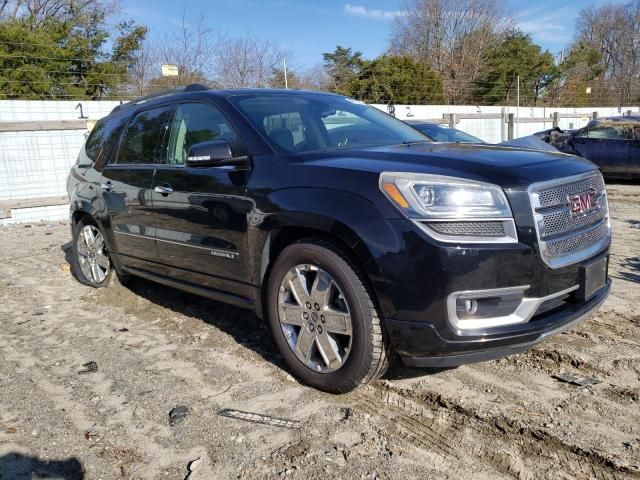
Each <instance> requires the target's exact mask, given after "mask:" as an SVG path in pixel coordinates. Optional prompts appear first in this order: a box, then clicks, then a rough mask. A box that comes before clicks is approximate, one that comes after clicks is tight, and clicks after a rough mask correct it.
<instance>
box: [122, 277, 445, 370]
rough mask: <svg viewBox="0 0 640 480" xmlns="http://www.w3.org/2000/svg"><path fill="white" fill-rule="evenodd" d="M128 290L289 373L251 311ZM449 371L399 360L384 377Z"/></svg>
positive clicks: (137, 281) (151, 289)
mask: <svg viewBox="0 0 640 480" xmlns="http://www.w3.org/2000/svg"><path fill="white" fill-rule="evenodd" d="M126 288H128V289H129V290H130V291H131V292H132V293H134V294H135V295H139V296H141V297H143V298H145V299H147V300H148V301H150V302H152V303H154V304H156V305H159V306H162V307H163V308H167V309H169V310H172V311H174V312H176V313H178V314H182V315H186V316H190V317H195V318H198V319H200V320H202V321H203V322H204V323H206V324H209V325H211V326H214V327H216V328H219V329H220V330H222V331H223V332H225V333H227V334H228V335H230V336H231V337H233V339H234V340H235V341H236V342H237V343H239V344H241V345H243V346H244V347H246V348H249V349H251V350H253V351H254V352H256V353H257V354H258V355H260V356H261V357H262V358H263V359H264V360H265V361H267V362H269V363H271V364H272V365H274V366H276V367H278V368H280V369H281V370H284V371H285V372H289V369H288V368H287V366H286V364H285V363H284V360H283V358H282V356H281V355H280V353H279V352H278V349H277V347H276V345H275V343H274V341H273V338H272V336H271V330H270V328H269V325H268V323H267V321H266V320H260V319H259V318H258V317H257V316H256V315H255V314H254V313H253V312H252V311H249V310H244V309H242V308H238V307H234V306H232V305H227V304H224V303H220V302H216V301H214V300H209V299H206V298H203V297H199V296H196V295H192V294H189V293H185V292H182V291H180V290H176V289H174V288H171V287H166V286H164V285H160V284H155V283H153V282H150V281H147V280H144V279H141V278H132V279H130V280H129V281H128V282H127V285H126ZM446 370H449V369H448V368H424V369H419V368H411V367H407V366H405V365H403V364H402V362H401V361H400V359H398V358H396V359H395V360H394V362H393V363H392V365H391V366H390V368H389V371H388V372H387V374H386V375H385V376H384V377H383V378H385V379H387V380H400V379H410V378H416V377H424V376H428V375H432V374H436V373H440V372H442V371H446Z"/></svg>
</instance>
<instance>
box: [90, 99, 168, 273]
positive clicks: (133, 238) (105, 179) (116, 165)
mask: <svg viewBox="0 0 640 480" xmlns="http://www.w3.org/2000/svg"><path fill="white" fill-rule="evenodd" d="M172 115H173V107H172V106H161V107H154V108H150V109H148V110H143V111H141V112H138V113H137V114H135V115H134V116H133V117H132V118H131V120H130V121H129V122H128V124H127V126H126V128H125V131H124V133H123V135H122V139H121V141H120V148H119V150H118V154H117V156H115V157H114V159H113V161H112V162H111V163H109V164H108V165H107V166H106V167H105V168H104V169H103V171H102V185H101V187H102V191H103V198H104V200H105V203H106V207H107V211H108V216H109V222H110V224H111V231H112V232H113V240H112V249H113V250H114V252H115V253H116V254H118V255H120V256H121V261H122V262H123V263H124V264H125V265H129V266H136V267H139V268H148V267H149V262H152V261H156V260H157V257H158V255H157V248H156V242H155V229H154V221H153V209H152V205H151V201H152V198H151V188H152V185H153V176H154V174H155V169H156V167H157V166H158V163H159V161H160V160H161V159H162V158H163V148H164V147H163V145H164V141H165V136H166V132H167V130H168V127H169V122H170V121H171V118H172Z"/></svg>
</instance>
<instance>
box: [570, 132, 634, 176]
mask: <svg viewBox="0 0 640 480" xmlns="http://www.w3.org/2000/svg"><path fill="white" fill-rule="evenodd" d="M573 146H574V148H575V150H576V151H577V152H578V153H579V154H580V156H582V157H584V158H586V159H587V160H590V161H592V162H593V163H595V164H596V165H598V166H599V167H600V170H602V173H604V174H610V175H616V176H617V175H619V174H621V173H624V172H625V171H626V170H627V168H628V166H627V164H628V160H629V157H630V155H631V142H629V139H628V138H627V136H626V134H625V130H624V129H623V128H620V126H618V125H614V124H613V122H606V123H605V122H603V123H600V124H597V125H594V126H593V127H588V128H585V129H583V130H582V131H581V132H580V133H579V134H578V135H577V136H575V137H574V138H573Z"/></svg>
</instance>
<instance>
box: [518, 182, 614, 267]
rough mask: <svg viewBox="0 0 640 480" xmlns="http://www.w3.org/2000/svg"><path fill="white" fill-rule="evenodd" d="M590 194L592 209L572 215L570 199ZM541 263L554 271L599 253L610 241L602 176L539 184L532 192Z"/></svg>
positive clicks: (530, 196) (530, 194)
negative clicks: (586, 193)
mask: <svg viewBox="0 0 640 480" xmlns="http://www.w3.org/2000/svg"><path fill="white" fill-rule="evenodd" d="M585 192H591V194H592V206H591V208H589V209H587V210H586V211H584V212H580V213H575V212H574V213H572V205H571V197H572V196H575V195H580V194H584V193H585ZM529 198H530V200H531V206H532V209H533V218H534V221H535V225H536V233H537V236H538V243H539V245H540V254H541V256H542V260H543V261H544V262H545V263H546V264H547V265H549V266H550V267H552V268H558V267H562V266H565V265H569V264H571V263H575V262H579V261H581V260H584V259H586V258H589V257H590V256H593V255H594V254H596V253H598V252H600V251H601V250H603V249H604V248H606V246H607V245H608V243H609V241H610V238H611V229H610V224H609V207H608V204H607V191H606V188H605V184H604V180H603V178H602V175H600V173H599V172H595V173H590V174H587V175H579V176H575V177H568V178H563V179H559V180H553V181H550V182H543V183H537V184H535V185H532V186H531V187H530V188H529Z"/></svg>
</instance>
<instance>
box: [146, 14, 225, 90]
mask: <svg viewBox="0 0 640 480" xmlns="http://www.w3.org/2000/svg"><path fill="white" fill-rule="evenodd" d="M221 42H222V38H221V36H220V34H219V32H217V31H216V30H214V29H212V28H210V27H209V26H208V22H207V18H206V15H205V14H204V13H201V14H200V15H199V16H198V17H197V18H195V19H188V18H187V17H186V12H185V13H183V15H182V20H181V23H180V24H179V25H178V26H177V27H176V28H175V29H174V31H173V32H171V33H170V34H169V35H168V38H167V39H166V40H165V41H164V42H163V43H162V44H161V45H159V46H158V48H157V49H156V50H155V53H154V52H153V50H152V51H151V52H149V56H150V57H151V58H152V60H155V61H158V60H160V62H158V64H157V65H156V67H157V73H159V71H160V64H161V63H167V64H172V65H176V66H177V67H178V73H179V74H178V76H177V77H165V78H164V79H163V81H162V82H160V83H161V84H162V86H163V87H167V88H172V87H177V86H180V85H188V84H190V83H207V79H210V78H212V76H213V72H214V60H215V58H214V55H213V53H212V52H215V51H216V50H218V49H219V48H220V44H221ZM153 57H155V58H153ZM146 61H149V59H146ZM147 67H148V65H147V66H146V67H145V68H147Z"/></svg>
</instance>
